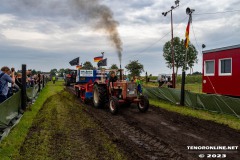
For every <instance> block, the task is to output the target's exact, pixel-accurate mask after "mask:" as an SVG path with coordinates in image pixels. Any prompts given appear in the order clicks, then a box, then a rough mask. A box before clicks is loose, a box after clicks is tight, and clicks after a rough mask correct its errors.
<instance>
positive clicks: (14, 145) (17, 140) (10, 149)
mask: <svg viewBox="0 0 240 160" xmlns="http://www.w3.org/2000/svg"><path fill="white" fill-rule="evenodd" d="M62 83H63V82H61V81H59V82H56V84H55V85H54V86H55V87H51V86H52V85H53V84H52V83H51V82H49V83H48V84H47V86H46V87H45V88H44V89H43V90H42V91H41V93H40V94H39V96H38V99H37V100H36V102H35V103H34V104H33V105H32V106H31V109H29V110H28V111H26V112H25V113H24V115H23V117H22V119H21V121H20V123H19V124H18V125H17V126H16V127H15V128H14V129H13V130H12V131H11V133H10V134H9V136H8V137H7V138H5V139H4V140H3V141H2V143H1V144H0V157H1V160H8V159H9V160H10V159H12V157H14V156H16V155H17V154H18V152H19V149H20V147H21V145H22V143H23V142H24V140H25V137H26V136H27V134H28V130H29V128H30V127H31V125H32V123H33V119H34V118H35V117H36V115H37V113H38V111H39V110H40V109H41V107H42V105H43V104H44V102H45V101H46V100H47V98H49V97H50V96H52V95H54V94H56V93H58V92H60V91H62V90H63V89H64V87H63V85H62Z"/></svg>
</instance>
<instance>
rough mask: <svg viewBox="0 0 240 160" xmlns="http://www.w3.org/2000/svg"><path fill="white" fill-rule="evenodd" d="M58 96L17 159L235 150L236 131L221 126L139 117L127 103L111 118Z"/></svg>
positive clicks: (167, 116)
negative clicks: (196, 148)
mask: <svg viewBox="0 0 240 160" xmlns="http://www.w3.org/2000/svg"><path fill="white" fill-rule="evenodd" d="M68 91H70V92H72V90H69V89H68ZM64 94H65V95H61V94H60V95H57V96H56V97H54V98H53V97H52V98H51V99H49V101H48V102H46V104H45V105H44V106H43V108H42V110H41V111H40V112H39V115H38V117H37V119H36V121H35V122H34V125H33V127H32V128H31V130H30V132H29V134H28V138H27V139H26V140H25V143H24V145H23V146H22V149H21V155H22V157H20V158H18V159H32V158H34V157H33V155H34V156H36V157H37V158H39V157H49V158H48V159H130V160H134V159H136V160H139V159H142V160H146V159H160V160H165V159H166V160H169V159H179V160H180V159H183V160H185V159H190V160H191V159H199V158H198V155H199V154H200V153H203V152H197V153H192V152H189V151H188V150H187V146H192V145H195V146H205V145H211V146H219V145H221V146H227V145H231V146H240V132H238V131H235V130H233V129H230V128H228V127H227V126H224V125H219V124H216V123H213V122H210V121H203V120H199V119H196V118H192V117H187V116H182V115H179V114H177V113H173V112H168V111H166V110H163V109H160V108H157V107H154V106H151V107H150V109H149V111H148V112H147V113H140V112H139V111H138V109H137V107H136V106H135V105H132V106H131V107H130V108H121V110H120V113H119V114H118V115H116V116H113V115H111V114H110V112H109V111H108V109H107V108H105V109H95V108H93V107H92V106H90V105H83V104H80V100H78V99H76V98H73V97H72V98H70V99H68V101H67V102H66V99H67V97H68V96H67V95H66V92H65V93H64ZM70 97H71V96H70ZM56 99H57V102H56ZM64 99H65V100H64ZM54 100H55V101H54ZM63 102H64V103H63ZM53 103H56V104H53ZM77 104H78V105H77ZM49 106H53V107H49ZM54 106H55V107H54ZM46 113H47V114H46ZM42 143H46V144H45V145H41V146H44V147H45V148H44V147H43V148H40V151H39V147H38V145H40V144H42ZM29 148H31V149H29ZM204 153H209V152H204ZM211 153H212V152H211ZM214 153H220V152H214ZM224 153H226V154H227V158H225V159H229V160H230V159H231V160H234V159H236V160H237V159H239V157H240V153H239V152H237V153H236V152H235V153H230V152H224Z"/></svg>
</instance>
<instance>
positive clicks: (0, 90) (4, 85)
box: [0, 66, 15, 103]
mask: <svg viewBox="0 0 240 160" xmlns="http://www.w3.org/2000/svg"><path fill="white" fill-rule="evenodd" d="M11 71H12V73H11ZM14 72H15V71H14V68H12V69H11V70H10V69H9V68H8V67H6V66H4V67H2V68H1V71H0V103H2V102H3V101H5V100H6V99H7V95H8V90H9V88H8V83H12V84H14V83H15V76H14ZM10 75H11V76H12V78H11V77H10Z"/></svg>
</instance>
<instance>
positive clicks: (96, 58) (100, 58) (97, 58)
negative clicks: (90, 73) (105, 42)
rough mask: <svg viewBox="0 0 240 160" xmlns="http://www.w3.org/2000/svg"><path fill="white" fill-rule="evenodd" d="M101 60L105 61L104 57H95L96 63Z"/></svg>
mask: <svg viewBox="0 0 240 160" xmlns="http://www.w3.org/2000/svg"><path fill="white" fill-rule="evenodd" d="M101 60H103V56H99V57H94V62H99V61H101Z"/></svg>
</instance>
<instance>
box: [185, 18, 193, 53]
mask: <svg viewBox="0 0 240 160" xmlns="http://www.w3.org/2000/svg"><path fill="white" fill-rule="evenodd" d="M191 19H192V18H191V16H190V17H189V20H188V25H187V28H186V33H185V37H186V39H185V48H188V45H189V41H190V40H189V32H190V31H189V30H190V23H191Z"/></svg>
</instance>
